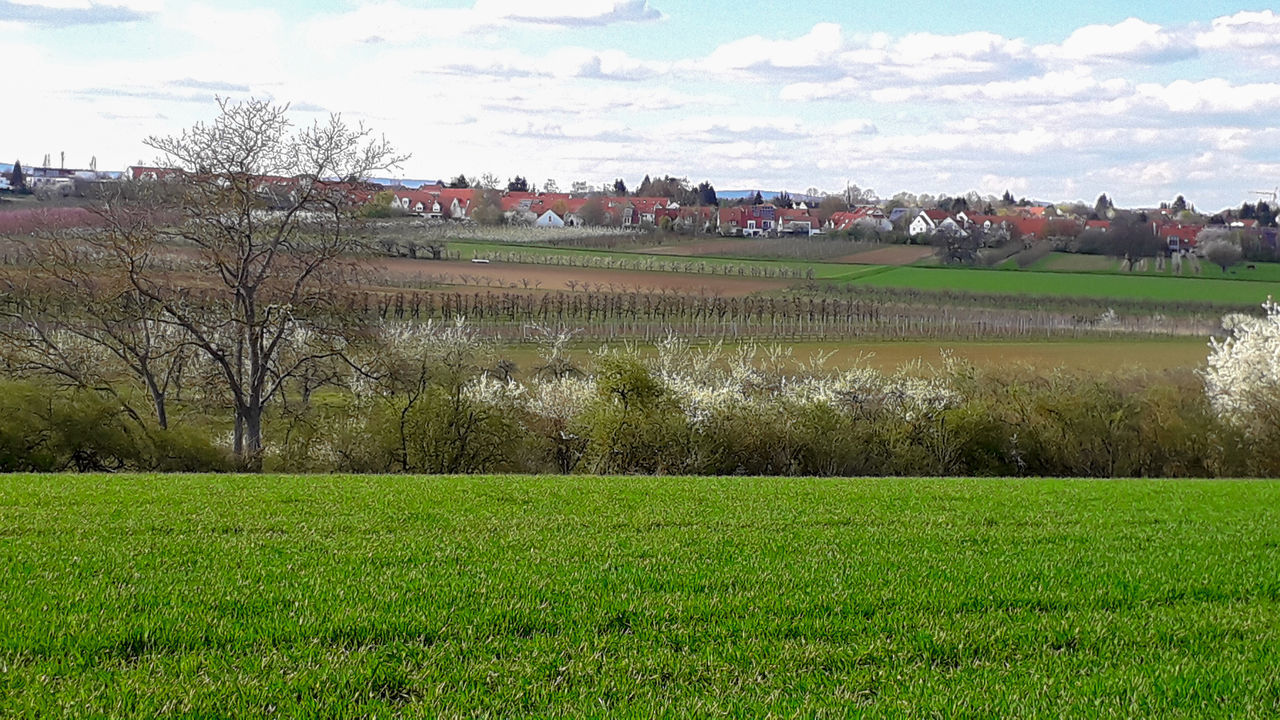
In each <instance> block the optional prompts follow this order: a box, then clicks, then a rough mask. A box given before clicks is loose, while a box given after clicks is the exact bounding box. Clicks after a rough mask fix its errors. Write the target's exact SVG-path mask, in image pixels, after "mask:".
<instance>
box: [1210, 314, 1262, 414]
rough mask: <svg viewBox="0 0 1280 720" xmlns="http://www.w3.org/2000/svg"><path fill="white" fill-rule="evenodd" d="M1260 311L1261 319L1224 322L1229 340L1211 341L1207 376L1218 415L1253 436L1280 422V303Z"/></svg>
mask: <svg viewBox="0 0 1280 720" xmlns="http://www.w3.org/2000/svg"><path fill="white" fill-rule="evenodd" d="M1262 308H1263V310H1265V311H1266V315H1265V316H1263V317H1261V318H1256V317H1250V316H1247V315H1238V314H1236V315H1228V316H1226V317H1225V318H1223V321H1222V326H1223V328H1224V329H1225V330H1226V331H1227V333H1228V336H1227V338H1226V339H1225V340H1222V341H1218V340H1217V339H1210V341H1209V344H1210V347H1211V349H1212V351H1211V352H1210V353H1209V360H1208V367H1207V369H1206V370H1205V373H1204V380H1205V390H1206V391H1207V393H1208V395H1209V399H1210V401H1211V402H1212V403H1213V408H1214V410H1216V411H1217V412H1218V414H1219V415H1220V416H1221V417H1223V418H1224V419H1226V420H1227V421H1228V422H1231V423H1233V424H1235V425H1236V426H1238V427H1241V428H1246V429H1249V430H1250V431H1252V432H1255V433H1261V432H1264V431H1272V430H1274V429H1275V428H1276V425H1277V421H1280V304H1277V303H1276V302H1274V301H1273V300H1272V299H1271V298H1270V297H1268V298H1267V301H1266V302H1265V303H1263V304H1262Z"/></svg>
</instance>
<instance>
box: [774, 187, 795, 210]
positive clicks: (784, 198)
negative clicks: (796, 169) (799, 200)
mask: <svg viewBox="0 0 1280 720" xmlns="http://www.w3.org/2000/svg"><path fill="white" fill-rule="evenodd" d="M773 204H774V205H777V206H778V207H780V208H786V209H788V210H790V209H792V208H794V207H795V206H796V203H795V201H794V200H792V199H791V193H789V192H787V191H785V190H784V191H782V192H780V193H778V196H777V197H776V198H774V199H773Z"/></svg>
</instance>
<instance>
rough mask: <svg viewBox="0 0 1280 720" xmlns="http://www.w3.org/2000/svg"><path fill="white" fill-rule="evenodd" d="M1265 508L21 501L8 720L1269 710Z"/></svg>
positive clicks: (638, 483) (75, 485)
mask: <svg viewBox="0 0 1280 720" xmlns="http://www.w3.org/2000/svg"><path fill="white" fill-rule="evenodd" d="M1277 547H1280V483H1274V482H1227V481H1217V482H1199V481H1193V482H1168V481H1119V482H1088V481H1068V480H909V479H907V480H823V481H805V480H787V481H783V480H773V479H750V478H744V479H678V478H668V479H646V478H615V479H595V478H573V479H563V478H486V477H480V478H470V479H456V478H415V477H272V476H264V477H208V476H178V477H154V476H144V477H139V476H129V477H101V476H82V477H67V476H52V477H31V476H9V477H4V478H0V557H2V558H3V567H4V573H3V575H0V602H2V603H3V608H4V612H3V613H0V715H3V716H5V717H33V718H34V717H39V718H48V717H60V716H76V717H79V716H115V717H165V716H206V717H226V716H238V717H256V716H266V715H275V716H281V717H298V716H325V717H356V716H359V717H375V716H376V717H396V716H403V717H513V716H529V715H532V716H539V717H547V716H565V717H584V716H610V717H627V716H633V717H641V716H643V717H652V716H657V715H670V716H707V715H724V716H735V717H845V716H848V715H853V714H862V715H865V716H871V717H901V716H913V717H922V716H923V717H929V716H934V717H958V716H999V717H1052V718H1058V717H1125V718H1128V717H1155V716H1161V717H1212V716H1218V717H1274V716H1276V715H1277V714H1278V713H1280V677H1278V676H1277V674H1276V672H1275V668H1276V667H1280V552H1277Z"/></svg>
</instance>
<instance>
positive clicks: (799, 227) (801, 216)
mask: <svg viewBox="0 0 1280 720" xmlns="http://www.w3.org/2000/svg"><path fill="white" fill-rule="evenodd" d="M775 219H776V221H777V230H778V232H780V233H785V234H787V235H814V234H817V233H818V228H816V227H815V225H817V224H818V223H817V218H815V217H813V216H812V215H810V214H809V211H808V210H797V209H787V208H779V209H778V211H777V212H776V214H775Z"/></svg>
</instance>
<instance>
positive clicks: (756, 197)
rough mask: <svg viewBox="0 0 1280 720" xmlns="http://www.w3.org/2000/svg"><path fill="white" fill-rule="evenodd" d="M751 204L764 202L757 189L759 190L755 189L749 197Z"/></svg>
mask: <svg viewBox="0 0 1280 720" xmlns="http://www.w3.org/2000/svg"><path fill="white" fill-rule="evenodd" d="M751 204H752V205H763V204H764V196H763V195H761V194H760V191H759V190H757V191H756V194H755V195H753V196H752V197H751Z"/></svg>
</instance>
